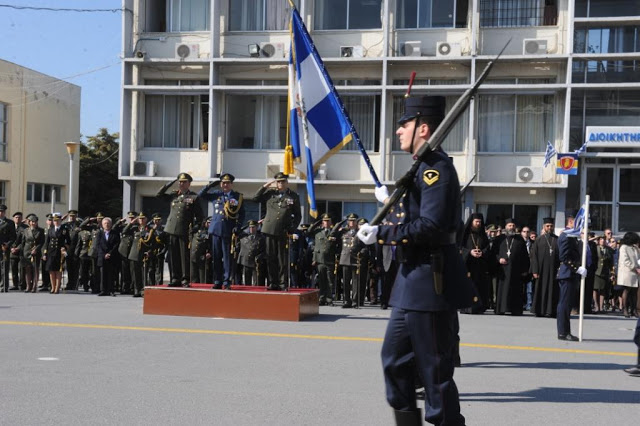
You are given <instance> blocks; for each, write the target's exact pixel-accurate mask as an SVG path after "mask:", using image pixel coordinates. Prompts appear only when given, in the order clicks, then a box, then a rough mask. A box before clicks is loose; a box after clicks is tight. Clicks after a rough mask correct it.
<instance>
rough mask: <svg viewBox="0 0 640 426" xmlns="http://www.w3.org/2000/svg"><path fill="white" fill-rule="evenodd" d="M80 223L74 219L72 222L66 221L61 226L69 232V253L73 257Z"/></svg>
mask: <svg viewBox="0 0 640 426" xmlns="http://www.w3.org/2000/svg"><path fill="white" fill-rule="evenodd" d="M81 223H82V222H81V221H80V219H75V220H74V221H67V222H64V223H63V224H62V226H64V227H65V228H67V230H68V231H69V240H70V241H71V243H70V245H69V253H70V254H73V255H75V251H76V245H77V244H78V232H80V224H81Z"/></svg>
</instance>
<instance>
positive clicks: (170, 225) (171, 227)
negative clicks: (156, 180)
mask: <svg viewBox="0 0 640 426" xmlns="http://www.w3.org/2000/svg"><path fill="white" fill-rule="evenodd" d="M176 181H177V182H178V185H179V187H178V189H177V190H176V191H173V192H171V194H166V192H167V190H168V189H169V187H170V186H171V185H173V184H174V183H175V182H176ZM192 181H193V178H192V177H191V175H189V174H188V173H180V174H179V175H178V177H177V178H176V179H174V180H173V181H171V182H169V183H167V184H166V185H164V186H163V187H162V188H160V190H159V191H158V193H157V194H156V197H158V198H162V199H164V200H166V201H169V202H170V203H171V210H170V211H169V217H168V218H167V224H166V225H165V227H164V232H166V233H167V234H169V263H170V264H171V265H170V272H171V281H170V283H169V287H180V286H183V287H188V286H189V269H190V265H189V227H191V226H197V225H198V224H199V223H200V221H201V220H202V208H201V207H200V204H199V203H198V196H197V195H196V193H195V192H193V191H191V190H190V189H189V187H190V186H191V182H192Z"/></svg>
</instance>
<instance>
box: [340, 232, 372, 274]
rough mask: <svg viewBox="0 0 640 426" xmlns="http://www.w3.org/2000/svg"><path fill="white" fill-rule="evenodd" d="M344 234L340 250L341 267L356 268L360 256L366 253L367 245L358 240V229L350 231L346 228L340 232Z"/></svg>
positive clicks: (341, 237)
mask: <svg viewBox="0 0 640 426" xmlns="http://www.w3.org/2000/svg"><path fill="white" fill-rule="evenodd" d="M339 233H340V234H342V235H341V236H340V237H339V238H340V239H341V249H340V265H341V266H356V264H357V263H358V256H359V255H361V254H362V253H364V249H365V247H366V246H365V245H364V244H363V243H362V242H361V241H360V240H359V239H358V237H357V236H356V234H357V233H358V228H355V229H348V228H345V229H343V230H342V231H339Z"/></svg>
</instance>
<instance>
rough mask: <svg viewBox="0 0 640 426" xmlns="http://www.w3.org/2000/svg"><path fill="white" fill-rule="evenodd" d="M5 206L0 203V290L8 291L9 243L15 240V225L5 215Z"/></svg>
mask: <svg viewBox="0 0 640 426" xmlns="http://www.w3.org/2000/svg"><path fill="white" fill-rule="evenodd" d="M6 210H7V206H5V205H4V204H0V247H2V258H1V259H0V280H1V281H0V285H1V286H2V291H4V292H8V291H9V270H10V269H11V261H10V259H9V256H10V252H11V245H12V244H13V242H14V241H15V240H16V226H15V224H14V223H13V222H12V221H10V220H9V219H7V217H6V215H5V214H6Z"/></svg>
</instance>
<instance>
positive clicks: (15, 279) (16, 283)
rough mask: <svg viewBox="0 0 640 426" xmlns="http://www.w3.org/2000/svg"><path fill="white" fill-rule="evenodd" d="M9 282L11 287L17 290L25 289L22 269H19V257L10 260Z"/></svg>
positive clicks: (25, 284)
mask: <svg viewBox="0 0 640 426" xmlns="http://www.w3.org/2000/svg"><path fill="white" fill-rule="evenodd" d="M11 282H12V287H15V288H19V289H21V290H24V289H25V288H27V283H26V281H25V279H24V273H23V272H22V268H21V267H20V258H19V257H12V258H11Z"/></svg>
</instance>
